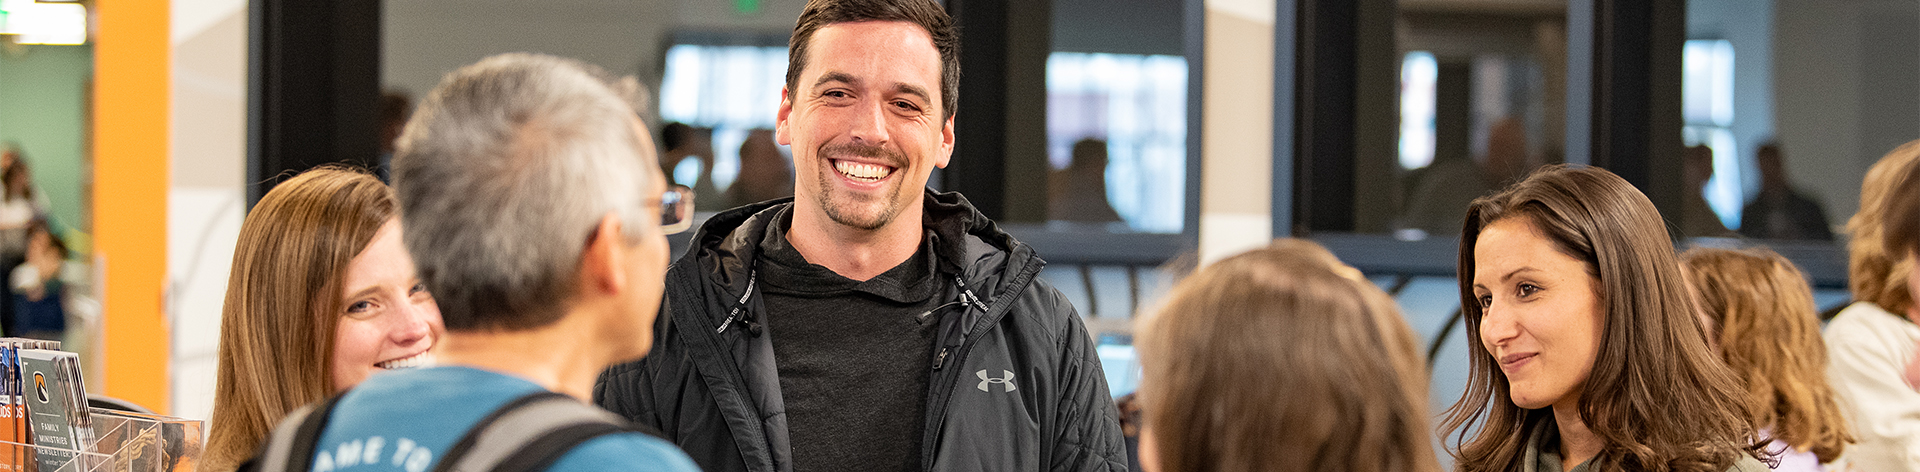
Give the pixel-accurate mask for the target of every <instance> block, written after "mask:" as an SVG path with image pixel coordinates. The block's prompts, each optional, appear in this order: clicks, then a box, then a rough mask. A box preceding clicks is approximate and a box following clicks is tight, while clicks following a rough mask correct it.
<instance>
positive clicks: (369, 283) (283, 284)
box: [202, 167, 442, 472]
mask: <svg viewBox="0 0 1920 472" xmlns="http://www.w3.org/2000/svg"><path fill="white" fill-rule="evenodd" d="M441 332H442V328H441V325H440V310H439V307H438V305H436V304H435V303H434V299H433V296H432V295H431V294H429V293H427V289H426V286H425V285H424V284H422V283H421V281H420V278H419V277H418V276H417V275H415V273H414V266H413V259H412V257H411V256H409V254H408V253H407V251H406V248H405V247H403V246H402V245H401V242H400V220H399V209H398V208H397V203H396V201H395V200H394V195H393V190H392V189H391V188H389V187H387V186H386V184H382V183H380V181H379V180H377V179H375V178H374V177H373V176H371V175H368V174H366V173H365V172H361V171H358V170H348V169H345V168H337V167H322V168H318V169H314V170H310V171H307V172H304V173H301V174H300V175H297V176H294V177H293V178H292V179H288V180H287V181H286V182H283V183H281V184H280V185H278V186H275V187H274V188H273V190H272V191H270V192H267V195H266V196H264V197H261V198H260V203H258V204H256V205H254V207H253V211H252V212H250V213H248V214H247V217H246V220H245V221H244V222H242V223H241V225H240V238H239V244H238V245H237V246H236V247H235V248H234V255H233V272H232V276H231V278H230V279H229V280H228V282H227V298H226V305H225V306H224V307H223V308H222V309H221V314H220V351H219V372H218V374H217V375H218V377H217V379H216V381H215V387H214V402H213V403H214V404H213V418H212V419H211V420H210V421H209V423H210V424H209V425H208V426H209V427H210V428H211V431H210V435H209V436H208V438H207V450H206V459H205V462H203V463H202V466H203V469H202V470H208V471H214V472H222V471H229V470H233V469H234V468H235V467H237V466H239V464H240V462H242V461H245V460H246V459H247V458H248V457H251V456H252V455H253V453H254V452H255V450H256V449H257V448H258V446H259V444H260V441H261V440H262V439H264V438H266V436H267V432H268V431H269V430H271V429H272V428H273V425H274V423H275V422H277V421H279V420H280V418H281V417H282V416H285V415H286V414H287V413H288V412H291V411H293V410H294V409H295V408H299V407H300V406H301V405H305V404H308V403H313V402H317V401H320V400H323V399H326V398H327V397H329V396H332V395H333V394H335V393H338V392H340V391H342V390H346V389H347V388H349V387H352V386H354V385H357V384H359V383H360V382H361V381H363V380H366V379H367V377H368V376H370V375H372V374H373V373H374V372H377V371H382V370H388V369H403V368H411V367H418V366H422V365H426V364H428V363H430V362H431V360H432V356H431V354H429V352H428V351H429V350H430V349H431V348H432V347H433V345H434V342H435V341H436V340H437V339H438V337H439V335H440V333H441Z"/></svg>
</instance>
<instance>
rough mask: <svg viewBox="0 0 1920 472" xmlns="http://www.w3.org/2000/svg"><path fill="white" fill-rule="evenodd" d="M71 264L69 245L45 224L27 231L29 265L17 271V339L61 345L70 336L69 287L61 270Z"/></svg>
mask: <svg viewBox="0 0 1920 472" xmlns="http://www.w3.org/2000/svg"><path fill="white" fill-rule="evenodd" d="M66 261H67V245H66V243H63V242H61V241H60V238H58V237H56V236H54V234H53V231H52V230H51V229H49V228H48V227H47V223H46V221H45V220H35V221H34V222H33V224H32V225H30V226H28V227H27V258H26V262H25V263H23V264H20V265H19V266H17V267H14V268H13V271H12V272H11V273H10V274H9V277H8V281H9V282H10V284H9V286H11V287H12V288H13V292H14V295H13V299H12V301H11V302H12V303H13V310H14V323H15V326H14V328H15V329H16V330H17V333H18V334H15V336H19V337H25V338H34V339H46V340H51V341H59V340H61V337H62V336H64V335H66V332H67V310H66V300H65V298H66V297H65V295H66V285H65V283H64V282H63V281H62V280H60V269H61V268H62V267H63V266H64V265H65V264H66Z"/></svg>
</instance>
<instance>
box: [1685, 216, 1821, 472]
mask: <svg viewBox="0 0 1920 472" xmlns="http://www.w3.org/2000/svg"><path fill="white" fill-rule="evenodd" d="M1680 262H1681V264H1683V266H1682V267H1684V268H1685V269H1686V271H1687V280H1688V281H1689V282H1690V283H1691V284H1690V285H1691V286H1692V287H1693V293H1694V296H1695V299H1696V300H1697V301H1699V302H1700V309H1701V310H1702V311H1704V312H1705V315H1706V316H1705V317H1706V318H1707V321H1708V326H1707V328H1708V329H1707V335H1708V337H1709V338H1710V339H1711V340H1715V341H1717V343H1715V345H1716V347H1718V350H1719V351H1720V356H1721V358H1723V359H1725V360H1726V361H1727V366H1728V367H1732V368H1733V371H1734V373H1736V374H1738V375H1739V376H1740V380H1742V381H1743V382H1745V383H1746V386H1747V408H1746V412H1747V416H1748V417H1749V418H1752V420H1753V424H1755V425H1758V426H1759V427H1760V428H1761V431H1760V433H1761V437H1762V439H1766V440H1768V441H1769V442H1768V445H1767V449H1766V452H1767V453H1768V454H1770V455H1773V456H1775V457H1776V458H1777V459H1778V460H1779V461H1780V463H1779V465H1777V466H1775V467H1774V470H1786V471H1801V472H1820V471H1824V470H1827V468H1826V467H1825V466H1823V465H1822V464H1825V463H1830V462H1833V461H1835V460H1837V459H1839V458H1840V454H1841V452H1842V451H1843V450H1845V449H1846V447H1847V444H1848V443H1851V442H1853V435H1852V434H1851V433H1849V432H1848V425H1847V417H1846V415H1844V414H1842V410H1841V409H1840V405H1839V403H1837V401H1836V397H1835V394H1834V392H1833V387H1832V386H1830V385H1829V384H1828V382H1827V346H1826V343H1824V342H1822V341H1821V340H1820V317H1819V316H1820V315H1819V313H1817V312H1816V310H1815V309H1814V306H1813V289H1812V288H1811V287H1808V286H1807V278H1806V275H1805V274H1802V273H1801V272H1800V269H1799V268H1796V267H1794V265H1793V262H1791V261H1788V260H1787V258H1785V257H1781V256H1780V255H1779V254H1776V253H1774V252H1773V251H1769V250H1766V249H1754V250H1748V251H1735V250H1729V249H1713V248H1696V249H1692V250H1689V251H1687V252H1686V253H1685V254H1681V256H1680ZM1835 469H1836V470H1838V469H1840V467H1835Z"/></svg>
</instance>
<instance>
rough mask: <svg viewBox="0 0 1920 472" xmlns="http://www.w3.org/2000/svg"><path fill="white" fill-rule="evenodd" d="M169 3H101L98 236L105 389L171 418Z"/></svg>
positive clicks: (96, 110)
mask: <svg viewBox="0 0 1920 472" xmlns="http://www.w3.org/2000/svg"><path fill="white" fill-rule="evenodd" d="M170 3H171V2H170V1H168V0H99V1H98V2H95V5H96V8H97V9H98V10H97V13H96V14H97V18H98V20H99V23H98V24H97V27H96V30H95V33H94V91H93V93H94V96H93V127H92V129H93V136H92V139H93V192H94V194H93V234H94V255H95V256H96V260H98V261H103V262H104V263H105V273H106V280H105V281H104V282H103V283H104V284H105V286H104V288H105V289H106V299H105V305H106V306H105V308H106V316H105V318H106V321H105V325H106V326H105V328H106V336H105V339H104V341H105V344H106V346H105V360H106V372H105V374H106V375H105V377H106V385H105V386H104V387H105V389H104V390H102V389H101V388H99V386H90V390H93V391H95V392H104V393H105V394H106V395H108V396H113V397H119V398H122V399H126V400H130V401H133V402H134V403H138V404H140V405H141V406H145V407H147V408H151V409H153V410H154V411H158V412H161V413H166V412H167V408H168V406H169V405H168V401H167V379H168V377H167V363H168V357H169V356H168V341H169V339H170V333H169V332H168V330H167V324H166V323H165V319H164V318H163V315H162V312H161V305H162V299H163V297H162V292H163V291H164V290H165V281H166V274H167V185H168V176H169V167H168V156H167V149H169V148H168V143H167V135H168V131H169V130H168V122H167V118H168V97H169V96H170V95H171V90H172V83H171V75H170V74H169V73H168V71H169V64H168V61H169V60H170V56H171V51H170V50H169V48H170V47H171V46H170V45H171V39H170V38H169V36H168V32H167V28H168V22H169V21H170V20H171V12H170Z"/></svg>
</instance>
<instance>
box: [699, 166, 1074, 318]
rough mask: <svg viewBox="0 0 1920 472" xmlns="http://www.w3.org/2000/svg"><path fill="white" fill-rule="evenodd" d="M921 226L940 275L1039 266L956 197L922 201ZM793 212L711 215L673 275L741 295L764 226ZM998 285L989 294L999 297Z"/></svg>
mask: <svg viewBox="0 0 1920 472" xmlns="http://www.w3.org/2000/svg"><path fill="white" fill-rule="evenodd" d="M923 203H924V206H923V208H924V211H923V212H922V217H921V218H922V223H921V224H922V226H923V227H925V228H927V230H928V231H929V232H930V233H931V237H932V238H933V240H934V242H933V248H934V252H935V256H936V259H937V260H938V261H939V270H940V271H941V272H943V273H957V274H961V275H963V276H964V277H965V278H966V279H967V280H968V282H969V283H970V284H977V283H980V282H989V281H988V280H985V279H990V278H992V279H1001V281H1004V280H1005V279H1006V278H1004V277H996V276H998V275H1001V274H1013V273H1018V272H1019V271H1020V270H1021V269H1023V268H1024V266H1025V265H1027V264H1044V262H1042V261H1040V260H1039V258H1038V257H1036V256H1035V255H1034V252H1033V248H1031V247H1029V246H1027V245H1026V244H1025V243H1022V242H1019V241H1018V240H1015V239H1014V238H1013V236H1012V235H1010V234H1007V233H1006V232H1005V231H1001V230H1000V226H999V225H997V224H994V222H993V220H990V219H988V218H987V217H986V215H985V214H982V213H980V210H979V209H976V208H974V207H973V204H972V203H971V202H968V201H967V197H965V196H962V195H960V193H959V192H935V191H933V190H932V189H928V190H927V191H926V193H925V196H924V200H923ZM792 206H793V197H785V198H780V199H775V200H769V201H765V202H760V203H755V204H751V205H746V206H742V207H738V208H734V209H731V210H727V211H724V212H720V213H719V214H716V215H714V216H713V217H712V218H709V219H707V221H706V223H704V224H702V225H701V226H700V230H699V231H698V232H696V233H694V236H693V240H692V243H691V244H689V245H688V247H687V252H686V253H685V254H683V255H681V256H680V259H679V260H678V261H676V262H674V264H673V265H674V267H675V269H676V270H698V271H699V273H701V274H704V275H705V276H706V278H707V279H708V280H709V281H710V282H712V283H714V284H718V285H720V286H722V287H725V288H726V291H727V292H728V293H733V294H739V293H742V292H744V291H745V290H746V287H747V279H748V278H750V277H751V276H752V274H751V272H752V265H753V261H754V260H755V259H756V258H758V257H759V252H760V246H759V241H760V238H761V236H762V235H763V234H765V233H766V230H767V226H768V225H770V224H772V223H773V221H774V219H775V218H778V217H780V215H781V214H782V213H783V212H786V211H787V210H788V209H789V208H792ZM997 285H998V284H991V283H990V284H988V285H987V286H991V287H995V288H994V289H990V290H989V291H992V292H998V291H999V290H998V288H1000V287H997Z"/></svg>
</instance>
